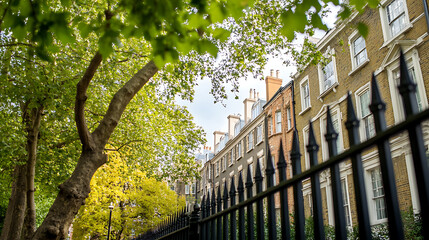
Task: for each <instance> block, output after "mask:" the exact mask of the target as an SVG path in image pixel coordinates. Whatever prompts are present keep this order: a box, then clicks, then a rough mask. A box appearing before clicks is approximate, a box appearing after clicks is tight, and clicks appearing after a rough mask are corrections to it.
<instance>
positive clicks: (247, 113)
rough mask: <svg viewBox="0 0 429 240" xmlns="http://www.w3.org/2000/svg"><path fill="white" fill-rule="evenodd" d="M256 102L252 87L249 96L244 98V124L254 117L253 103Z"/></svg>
mask: <svg viewBox="0 0 429 240" xmlns="http://www.w3.org/2000/svg"><path fill="white" fill-rule="evenodd" d="M255 102H256V99H255V98H252V89H250V96H249V98H246V99H244V101H243V103H244V124H247V123H248V122H249V121H250V119H251V118H252V105H253V104H254V103H255Z"/></svg>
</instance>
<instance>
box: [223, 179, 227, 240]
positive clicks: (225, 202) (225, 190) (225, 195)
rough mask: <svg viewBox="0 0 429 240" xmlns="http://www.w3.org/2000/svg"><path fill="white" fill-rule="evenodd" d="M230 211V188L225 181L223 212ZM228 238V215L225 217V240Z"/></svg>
mask: <svg viewBox="0 0 429 240" xmlns="http://www.w3.org/2000/svg"><path fill="white" fill-rule="evenodd" d="M226 209H228V186H227V183H226V181H225V183H224V186H223V210H226ZM227 238H228V214H225V215H223V239H225V240H226V239H227Z"/></svg>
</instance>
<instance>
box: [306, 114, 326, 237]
mask: <svg viewBox="0 0 429 240" xmlns="http://www.w3.org/2000/svg"><path fill="white" fill-rule="evenodd" d="M306 147H307V152H308V156H309V157H310V166H311V167H314V166H316V165H317V164H318V161H317V152H318V151H319V145H317V142H316V138H315V136H314V130H313V124H312V122H311V121H309V131H308V144H307V146H306ZM311 193H312V201H313V223H314V238H315V239H317V240H324V239H325V229H324V226H323V209H322V193H321V190H320V179H319V173H315V174H314V175H313V176H311Z"/></svg>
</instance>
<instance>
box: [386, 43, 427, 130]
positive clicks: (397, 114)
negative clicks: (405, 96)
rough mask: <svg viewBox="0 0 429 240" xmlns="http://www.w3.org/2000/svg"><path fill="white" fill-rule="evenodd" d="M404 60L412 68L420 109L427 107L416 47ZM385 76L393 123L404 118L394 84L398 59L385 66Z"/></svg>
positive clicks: (399, 96)
mask: <svg viewBox="0 0 429 240" xmlns="http://www.w3.org/2000/svg"><path fill="white" fill-rule="evenodd" d="M405 61H406V63H407V66H408V68H411V67H413V68H414V74H415V78H416V79H415V81H416V83H417V90H418V93H419V95H420V101H421V106H422V110H425V109H427V108H428V99H427V96H426V91H425V83H424V81H423V75H422V71H421V68H420V57H419V54H418V51H417V50H416V49H412V50H411V51H408V52H407V53H406V54H405ZM386 69H387V78H388V80H389V89H390V96H391V99H392V107H393V117H394V118H395V123H400V122H402V121H403V120H404V119H405V112H404V107H403V106H402V98H401V95H400V93H399V90H398V88H397V86H396V81H395V78H394V72H395V71H397V70H398V69H399V59H398V60H396V61H394V62H393V63H391V64H390V65H389V66H387V68H386Z"/></svg>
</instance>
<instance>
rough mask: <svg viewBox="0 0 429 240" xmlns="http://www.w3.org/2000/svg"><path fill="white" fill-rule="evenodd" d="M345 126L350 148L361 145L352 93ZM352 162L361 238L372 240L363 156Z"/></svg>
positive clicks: (359, 155) (354, 158)
mask: <svg viewBox="0 0 429 240" xmlns="http://www.w3.org/2000/svg"><path fill="white" fill-rule="evenodd" d="M345 125H346V128H347V131H348V134H349V145H350V147H352V146H354V145H356V144H359V142H360V138H359V120H358V119H357V117H356V114H355V110H354V107H353V102H352V97H351V95H350V93H348V94H347V121H346V124H345ZM351 162H352V171H353V174H352V176H353V182H354V189H355V196H356V197H355V199H356V208H357V211H356V212H357V217H358V222H359V225H358V227H359V236H360V238H361V239H369V240H370V239H372V234H371V226H370V221H369V214H368V202H367V195H366V190H365V179H364V170H363V166H362V157H361V154H360V153H358V154H356V155H354V156H352V157H351Z"/></svg>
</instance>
